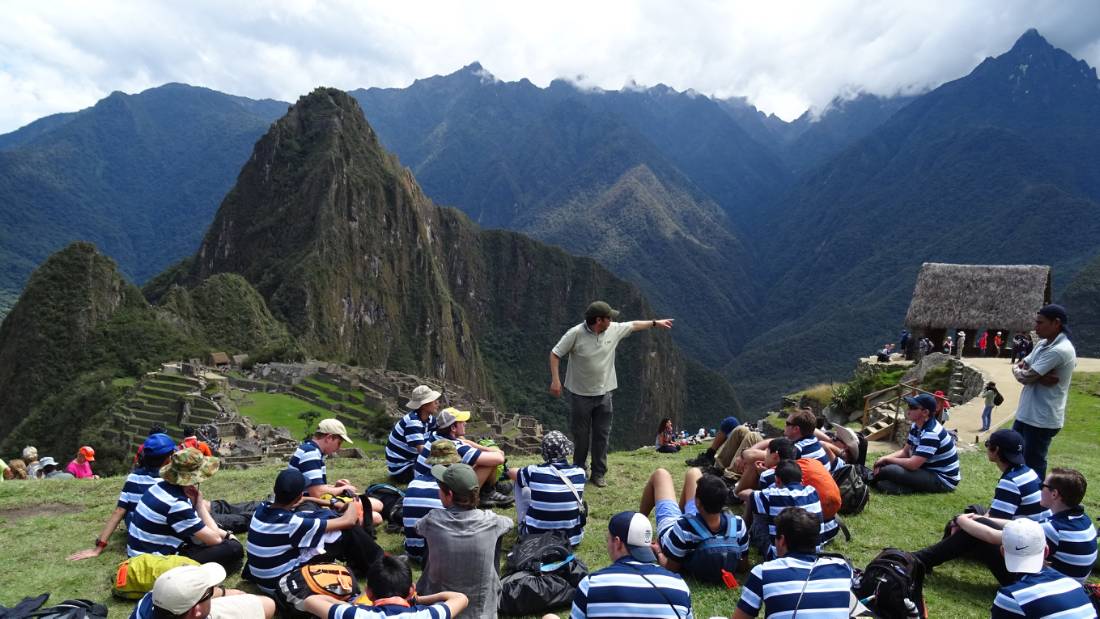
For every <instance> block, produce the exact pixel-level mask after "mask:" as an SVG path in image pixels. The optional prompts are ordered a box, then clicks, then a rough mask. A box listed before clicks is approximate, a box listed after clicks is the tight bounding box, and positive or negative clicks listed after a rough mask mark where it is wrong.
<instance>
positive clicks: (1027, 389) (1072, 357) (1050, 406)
mask: <svg viewBox="0 0 1100 619" xmlns="http://www.w3.org/2000/svg"><path fill="white" fill-rule="evenodd" d="M1024 361H1025V362H1027V364H1028V366H1030V367H1031V369H1032V371H1034V372H1035V373H1036V374H1039V375H1042V376H1045V375H1047V374H1050V373H1052V372H1053V373H1054V375H1056V376H1057V377H1058V383H1057V384H1055V385H1051V386H1049V387H1048V386H1046V385H1042V384H1040V383H1038V382H1032V383H1029V384H1025V385H1024V389H1023V391H1021V392H1020V404H1019V406H1018V407H1017V408H1016V420H1017V421H1022V422H1023V423H1026V424H1028V425H1031V426H1035V427H1037V428H1047V429H1052V430H1053V429H1058V428H1061V427H1062V425H1063V424H1064V423H1065V417H1066V400H1067V399H1068V398H1069V383H1070V380H1071V379H1072V378H1073V369H1074V368H1075V367H1077V351H1076V350H1074V348H1073V344H1072V343H1071V342H1070V341H1069V338H1067V337H1066V335H1065V334H1064V333H1059V334H1058V337H1056V338H1054V340H1053V341H1051V342H1048V341H1047V340H1043V341H1042V342H1040V343H1039V345H1038V346H1036V347H1035V350H1033V351H1031V354H1029V355H1028V356H1027V358H1026V359H1024Z"/></svg>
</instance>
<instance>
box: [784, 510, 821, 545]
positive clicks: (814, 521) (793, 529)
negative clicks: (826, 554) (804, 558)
mask: <svg viewBox="0 0 1100 619" xmlns="http://www.w3.org/2000/svg"><path fill="white" fill-rule="evenodd" d="M780 535H782V536H783V537H784V539H785V540H786V542H787V550H788V552H797V553H804V554H814V553H815V552H817V544H818V542H819V541H820V540H821V520H820V519H818V517H817V516H816V515H814V514H811V513H810V512H808V511H806V510H804V509H802V508H801V507H788V508H787V509H785V510H783V511H781V512H779V515H778V516H776V517H775V536H776V537H777V538H778V537H779V536H780Z"/></svg>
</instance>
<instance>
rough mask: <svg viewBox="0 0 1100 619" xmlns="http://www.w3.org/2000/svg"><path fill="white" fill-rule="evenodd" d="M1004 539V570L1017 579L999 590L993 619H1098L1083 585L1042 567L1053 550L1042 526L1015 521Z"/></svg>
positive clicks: (1026, 521) (1005, 533)
mask: <svg viewBox="0 0 1100 619" xmlns="http://www.w3.org/2000/svg"><path fill="white" fill-rule="evenodd" d="M1001 537H1002V544H1001V553H1002V554H1004V563H1005V569H1006V570H1007V571H1008V572H1010V573H1012V574H1015V575H1016V576H1017V578H1016V579H1015V582H1012V583H1010V584H1005V585H1004V586H1002V587H1001V588H1000V589H998V590H997V597H995V598H994V599H993V608H991V609H990V610H991V613H990V615H989V616H990V618H991V619H1008V618H1011V617H1026V618H1027V619H1045V618H1047V617H1058V619H1095V617H1096V609H1095V608H1093V606H1092V602H1091V601H1090V600H1089V596H1088V594H1087V593H1085V589H1084V587H1082V586H1081V583H1079V582H1077V581H1075V580H1073V579H1071V578H1068V577H1067V576H1065V575H1064V574H1062V573H1060V572H1058V571H1056V570H1054V569H1053V568H1050V567H1046V566H1044V565H1043V559H1044V558H1045V557H1046V556H1047V554H1048V553H1049V552H1050V549H1049V548H1048V547H1047V544H1046V538H1045V537H1044V536H1043V528H1042V526H1041V525H1039V524H1038V523H1036V522H1033V521H1031V520H1013V521H1012V522H1009V523H1008V524H1006V525H1005V528H1004V532H1003V534H1002V535H1001Z"/></svg>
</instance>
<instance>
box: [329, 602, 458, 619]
mask: <svg viewBox="0 0 1100 619" xmlns="http://www.w3.org/2000/svg"><path fill="white" fill-rule="evenodd" d="M393 618H398V619H451V609H450V607H448V606H447V605H446V604H444V603H442V602H440V603H438V604H432V605H431V606H405V605H402V604H383V605H381V606H360V605H359V604H336V605H335V606H330V607H329V609H328V619H393Z"/></svg>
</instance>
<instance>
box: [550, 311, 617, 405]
mask: <svg viewBox="0 0 1100 619" xmlns="http://www.w3.org/2000/svg"><path fill="white" fill-rule="evenodd" d="M633 331H634V325H633V324H632V323H629V322H613V323H611V324H610V325H608V327H607V330H606V331H604V332H603V333H600V334H599V335H597V334H595V333H593V332H592V330H591V329H589V328H588V325H586V324H585V323H583V322H582V323H581V324H579V325H577V326H575V327H573V328H572V329H570V330H568V331H566V332H565V335H563V336H561V339H560V340H558V343H557V344H556V345H555V346H554V349H553V352H554V354H555V355H557V356H558V358H560V359H565V357H566V356H568V357H569V361H568V364H569V365H568V366H567V367H566V370H565V388H566V389H568V390H569V392H570V393H575V394H577V395H587V396H594V395H604V394H605V393H610V392H612V391H614V390H615V389H616V388H617V387H618V386H619V382H618V380H617V378H616V376H615V348H616V347H618V345H619V342H621V341H622V340H623V338H625V337H627V336H628V335H630V334H631V333H633Z"/></svg>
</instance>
